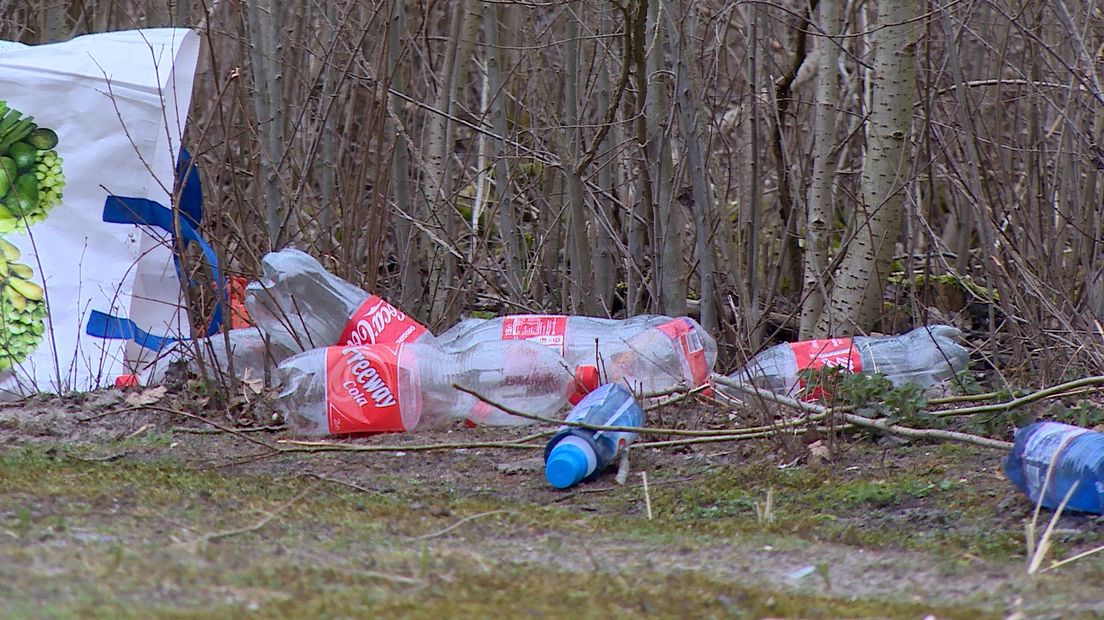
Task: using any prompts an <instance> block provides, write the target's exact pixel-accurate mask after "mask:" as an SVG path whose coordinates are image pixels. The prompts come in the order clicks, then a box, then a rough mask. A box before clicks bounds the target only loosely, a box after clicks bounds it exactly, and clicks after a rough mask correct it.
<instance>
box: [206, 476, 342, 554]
mask: <svg viewBox="0 0 1104 620" xmlns="http://www.w3.org/2000/svg"><path fill="white" fill-rule="evenodd" d="M321 484H322V481H321V480H319V481H316V482H314V483H312V484H311V485H310V486H308V487H307V488H305V489H303V490H302V491H299V492H298V493H296V494H295V497H293V498H291V499H289V500H288V501H286V502H284V503H283V504H281V505H280V506H279V507H277V508H276V510H273V511H272V512H270V513H268V514H267V515H265V516H264V518H262V519H261V520H260V521H257V522H256V523H254V524H253V525H249V526H246V527H239V528H234V529H232V530H223V531H221V532H211V533H209V534H204V535H203V536H200V537H199V538H197V539H195V540H194V541H192V543H191V546H192V547H193V548H194V547H196V546H198V545H205V544H207V543H209V542H211V541H212V540H215V539H218V538H228V537H230V536H237V535H239V534H248V533H249V532H256V531H257V530H259V529H261V528H262V527H264V526H266V525H268V524H269V522H271V521H272V520H273V519H275V518H276V517H278V516H279V515H280V514H281V513H283V512H284V511H285V510H287V509H288V508H291V507H292V506H293V505H294V504H295V503H296V502H298V501H299V500H301V499H303V498H304V497H306V496H307V494H309V493H310V492H311V491H313V490H315V489H317V488H318V487H319V485H321Z"/></svg>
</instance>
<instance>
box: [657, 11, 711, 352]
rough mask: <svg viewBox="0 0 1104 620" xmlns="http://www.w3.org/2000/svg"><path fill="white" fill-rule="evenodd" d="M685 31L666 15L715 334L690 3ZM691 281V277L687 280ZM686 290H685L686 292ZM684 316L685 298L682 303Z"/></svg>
mask: <svg viewBox="0 0 1104 620" xmlns="http://www.w3.org/2000/svg"><path fill="white" fill-rule="evenodd" d="M676 6H677V7H678V9H679V17H680V19H681V20H682V28H679V25H678V24H677V23H675V16H673V15H671V14H670V12H668V13H667V19H668V21H669V24H670V31H671V35H672V41H671V48H672V52H673V54H674V56H675V61H676V63H677V64H676V68H675V96H676V98H677V99H678V108H679V127H680V129H681V132H682V142H683V148H684V149H685V151H686V159H687V161H688V162H689V164H690V183H691V192H692V193H693V201H694V206H693V210H694V232H695V239H696V242H695V251H696V252H697V255H698V295H699V296H700V297H701V305H700V307H699V311H700V315H699V317H700V319H701V320H700V322H701V325H702V327H704V328H705V329H706V331H708V332H710V333H716V332H717V328H718V321H717V296H716V288H715V286H714V283H713V221H714V211H715V207H716V204H715V203H716V200H715V198H714V196H713V189H712V185H711V184H710V182H709V170H708V165H707V163H706V154H705V135H704V133H705V132H704V131H703V130H702V124H701V122H700V121H699V118H700V117H701V115H702V113H703V107H702V104H701V99H700V97H699V96H698V93H700V92H701V84H700V82H699V80H698V79H697V76H696V72H695V71H694V66H693V64H691V54H690V52H689V50H688V49H687V46H688V45H689V42H688V41H689V38H690V37H689V35H688V33H694V32H697V31H698V29H697V19H696V18H695V15H694V12H693V11H694V9H693V8H692V5H690V4H689V3H684V2H681V1H680V2H678V3H677V5H676ZM687 279H689V278H687ZM684 291H685V289H684ZM682 307H683V310H684V312H683V313H680V314H684V313H685V307H686V304H685V299H684V301H683V306H682Z"/></svg>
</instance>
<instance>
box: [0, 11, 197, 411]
mask: <svg viewBox="0 0 1104 620" xmlns="http://www.w3.org/2000/svg"><path fill="white" fill-rule="evenodd" d="M198 56H199V37H198V36H197V35H196V34H195V33H194V32H192V31H190V30H186V29H171V28H166V29H150V30H136V31H125V32H112V33H104V34H94V35H87V36H82V37H78V38H75V39H73V40H71V41H67V42H64V43H57V44H51V45H39V46H24V45H18V44H4V45H0V101H4V102H6V104H7V106H8V107H9V108H10V109H11V110H15V111H17V112H18V113H19V118H20V119H22V118H24V117H33V122H34V125H35V126H37V127H38V128H40V129H39V131H38V132H36V133H32V134H29V135H28V136H27V137H26V138H23V139H21V140H19V141H18V142H22V143H24V144H29V145H30V146H31V147H33V148H34V149H36V150H35V153H34V154H33V155H31V154H29V153H30V151H29V150H28V149H27V148H25V147H20V148H17V149H16V152H15V153H14V155H17V156H18V160H19V161H18V162H16V160H17V158H14V157H9V159H11V160H12V161H13V162H16V163H21V164H22V165H19V166H17V168H16V174H15V176H16V179H15V183H14V184H12V188H10V189H8V191H7V192H6V194H0V238H3V239H4V241H5V242H6V243H0V250H3V254H4V256H3V258H2V259H0V283H2V284H0V392H2V393H6V394H9V395H10V394H27V393H31V392H35V391H50V392H63V391H69V390H87V389H93V388H96V387H100V386H104V385H110V384H111V383H113V382H114V380H115V378H116V377H117V376H119V375H121V374H127V373H133V372H135V371H140V370H143V369H141V368H136V366H138V365H143V364H144V363H145V362H146V361H147V360H148V358H150V357H151V354H150V353H149V352H146V355H145V357H146V358H147V360H144V359H142V356H140V355H139V353H140V351H141V350H140V348H138V347H136V346H135V345H134V343H128V341H127V340H121V339H116V340H108V339H102V338H96V337H93V336H89V335H88V334H86V333H85V328H86V324H87V321H88V318H89V316H90V314H91V313H92V312H93V311H99V312H102V313H106V314H108V315H116V316H120V317H124V318H127V319H130V320H132V321H134V323H135V324H137V325H138V326H140V327H142V328H143V329H146V330H149V331H151V332H155V333H175V334H179V333H181V332H182V331H186V330H183V329H182V328H181V327H182V325H185V324H186V323H185V317H186V314H185V313H184V311H183V310H182V309H181V306H180V283H179V281H178V279H177V275H176V270H175V268H174V266H173V261H172V251H171V244H170V243H169V241H168V239H169V236H168V235H167V234H166V233H165V232H163V231H158V230H156V229H153V228H150V227H139V226H135V225H132V224H119V223H108V222H105V221H104V207H105V201H106V200H107V199H108V197H109V196H112V195H115V196H127V197H138V198H147V199H149V200H152V201H155V202H157V203H160V204H161V205H164V206H166V207H168V206H169V205H171V202H172V199H171V193H172V192H173V176H174V164H175V158H176V156H177V153H178V152H179V150H180V142H181V136H182V134H183V131H184V124H185V122H186V120H187V111H188V106H189V104H190V101H191V91H192V81H193V79H194V74H195V67H196V62H197V60H198ZM8 120H9V125H10V124H11V123H10V120H11V118H9V119H8ZM4 122H5V121H4V117H3V116H0V158H2V157H3V156H5V154H7V155H12V154H13V153H12V152H11V149H12V148H13V147H12V146H6V145H5V142H11V136H9V139H7V140H5V137H4ZM45 129H48V130H52V132H53V133H54V134H56V146H52V147H51V148H45V147H50V145H51V142H53V140H52V136H51V134H49V133H47V132H46V131H45ZM9 130H10V128H9ZM13 144H14V143H13ZM5 148H6V149H7V150H8V153H5V152H4V149H5ZM51 152H56V155H57V157H58V158H59V160H55V159H53V158H52V156H51V155H50V153H51ZM32 156H33V157H34V162H33V163H34V166H33V167H32V168H30V169H29V168H28V166H27V164H28V162H29V161H30V159H29V158H30V157H32ZM58 163H60V172H61V173H62V175H63V176H64V184H63V186H61V187H60V188H58V187H57V181H59V180H60V177H58V176H57V174H56V173H57V172H58V166H57V164H58ZM4 165H5V163H4V161H3V159H0V176H4V169H3V166H4ZM28 170H31V171H33V172H37V173H38V174H37V175H36V176H35V177H34V178H35V179H37V180H38V181H39V187H38V189H39V195H38V200H37V202H36V201H35V200H33V199H32V198H33V197H32V196H30V194H31V193H32V191H31V189H30V187H29V186H30V185H31V183H30V181H29V180H28V179H27V178H24V177H25V175H26V174H27V172H28ZM20 179H22V181H20ZM20 183H21V185H19V188H20V189H18V190H17V189H16V184H20ZM51 184H52V185H51ZM3 185H4V181H3V180H2V179H0V189H2V186H3ZM57 189H60V199H59V197H58V195H57V191H56V190H57ZM13 192H15V193H13ZM17 194H18V195H17ZM13 217H14V222H15V223H14V224H13V220H12V219H11V218H13ZM13 248H14V249H13ZM17 255H18V256H17ZM17 265H20V266H17ZM5 272H7V273H5ZM40 289H41V290H42V294H41V296H39V295H38V291H39V290H40ZM46 313H48V315H45V314H46ZM36 332H38V335H39V337H38V338H37V340H36V338H35V336H36ZM28 334H29V335H28Z"/></svg>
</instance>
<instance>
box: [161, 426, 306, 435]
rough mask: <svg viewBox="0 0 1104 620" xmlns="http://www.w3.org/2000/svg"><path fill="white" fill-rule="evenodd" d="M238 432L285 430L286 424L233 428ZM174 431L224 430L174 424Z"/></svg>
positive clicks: (208, 432) (203, 431)
mask: <svg viewBox="0 0 1104 620" xmlns="http://www.w3.org/2000/svg"><path fill="white" fill-rule="evenodd" d="M234 430H236V431H237V432H239V433H268V432H272V433H276V432H280V431H286V430H287V425H285V424H272V425H269V426H249V427H244V428H238V429H234ZM172 432H174V433H189V434H192V435H218V434H221V433H223V432H225V431H223V430H222V429H220V428H192V427H190V426H174V427H172Z"/></svg>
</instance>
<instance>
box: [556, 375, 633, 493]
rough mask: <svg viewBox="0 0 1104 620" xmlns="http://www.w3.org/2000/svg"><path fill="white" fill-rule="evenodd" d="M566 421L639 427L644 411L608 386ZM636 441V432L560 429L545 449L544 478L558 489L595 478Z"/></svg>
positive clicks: (630, 397)
mask: <svg viewBox="0 0 1104 620" xmlns="http://www.w3.org/2000/svg"><path fill="white" fill-rule="evenodd" d="M565 421H568V422H582V423H585V424H593V425H595V426H635V427H640V426H643V425H644V409H643V408H642V407H641V406H640V403H638V402H637V401H636V399H635V398H634V397H633V395H632V392H630V391H629V390H627V389H625V388H624V387H623V386H621V385H619V384H615V383H607V384H606V385H603V386H601V387H599V388H598V389H596V390H594V391H593V392H591V393H589V394H587V395H586V397H585V398H583V400H581V401H579V404H577V405H575V407H574V408H573V409H572V410H571V412H570V413H568V414H567V418H565ZM635 438H636V433H630V432H621V431H592V430H588V429H584V428H579V427H577V426H561V427H560V429H559V432H557V433H556V434H555V435H554V436H553V437H552V439H551V440H549V442H548V445H547V446H546V447H545V449H544V477H545V478H547V479H548V482H549V483H550V484H551V485H552V486H554V487H556V488H557V489H566V488H569V487H573V486H575V485H576V484H578V483H579V482H582V481H583V480H591V479H594V478H596V477H597V476H598V474H599V473H601V472H602V470H604V469H605V468H606V467H608V466H609V464H610V463H612V462H613V460H614V458H616V457H617V455H618V453H620V452H621V451H622V450H624V449H625V447H626V446H628V445H629V444H630V443H631V442H632V440H633V439H635Z"/></svg>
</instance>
